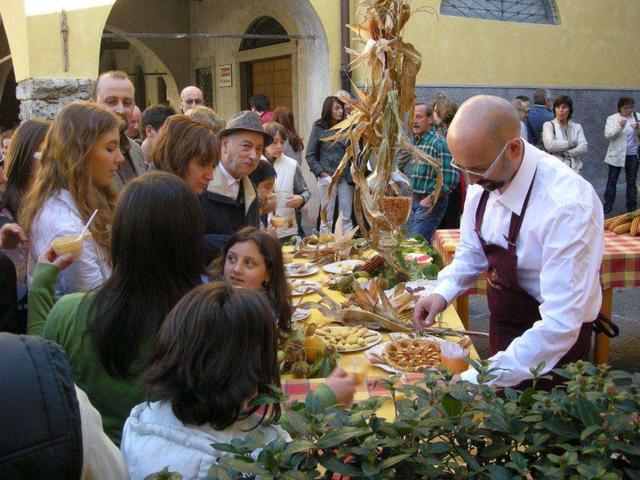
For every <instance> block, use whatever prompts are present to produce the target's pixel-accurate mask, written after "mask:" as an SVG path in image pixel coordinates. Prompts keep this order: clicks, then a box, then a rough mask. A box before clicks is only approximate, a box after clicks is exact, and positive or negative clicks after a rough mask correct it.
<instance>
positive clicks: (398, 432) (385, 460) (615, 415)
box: [208, 362, 640, 480]
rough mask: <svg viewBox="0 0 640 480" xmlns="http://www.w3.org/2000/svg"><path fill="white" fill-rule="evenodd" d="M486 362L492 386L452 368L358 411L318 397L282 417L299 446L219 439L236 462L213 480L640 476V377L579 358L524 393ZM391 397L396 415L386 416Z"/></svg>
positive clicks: (484, 377) (391, 383)
mask: <svg viewBox="0 0 640 480" xmlns="http://www.w3.org/2000/svg"><path fill="white" fill-rule="evenodd" d="M475 366H476V368H477V369H478V370H479V371H480V376H479V379H480V382H481V383H480V385H472V384H469V383H467V382H458V383H455V384H452V383H451V381H450V380H451V375H449V374H448V373H446V372H445V371H438V372H429V373H427V374H426V375H425V377H424V381H423V382H420V383H417V384H398V383H397V382H398V378H397V377H390V378H389V379H388V380H383V381H381V382H380V384H381V386H383V387H384V388H386V389H387V390H388V391H389V396H388V397H385V398H380V397H374V398H369V399H368V400H365V401H363V402H359V403H356V404H354V405H353V406H352V407H350V408H346V409H341V408H338V407H335V408H333V407H332V408H329V409H325V410H322V409H321V408H320V402H319V399H318V398H317V396H315V395H314V394H309V395H308V397H307V399H306V401H305V402H304V403H294V404H292V405H291V406H290V407H289V408H288V410H287V412H286V414H285V416H284V417H283V419H282V422H281V423H282V426H283V427H284V428H285V429H286V430H287V431H288V432H289V433H290V435H291V437H292V439H293V440H292V441H291V442H289V443H285V442H283V441H275V442H271V443H268V444H266V445H264V444H261V443H260V441H259V438H256V435H255V434H250V435H248V436H247V438H246V439H237V440H234V441H233V442H232V443H231V444H216V445H215V448H216V449H218V450H220V451H224V452H227V453H228V454H229V455H228V456H224V457H222V458H221V459H220V461H219V463H218V464H217V465H214V466H212V468H211V470H210V473H209V477H208V478H209V479H212V480H213V479H232V478H244V477H241V475H242V474H250V475H258V476H260V478H263V479H321V478H332V475H333V474H339V475H346V476H348V477H350V478H366V479H386V478H402V479H418V478H421V479H423V478H435V479H449V478H486V479H489V478H490V479H515V478H529V479H533V478H552V479H553V478H557V479H563V478H564V479H578V478H580V479H583V478H584V479H603V480H608V479H616V478H628V479H637V478H640V477H639V473H638V472H639V471H640V374H638V373H635V374H630V373H626V372H622V371H611V370H609V369H608V368H606V367H605V368H598V367H596V366H594V365H592V364H589V363H583V362H578V363H576V364H571V365H569V366H567V367H566V368H564V369H561V370H556V372H557V373H558V374H559V375H561V376H562V377H564V378H565V379H566V384H565V385H564V386H563V388H556V389H554V390H553V391H552V392H544V391H536V390H534V389H533V388H528V389H526V390H524V391H518V390H514V389H511V388H506V389H494V388H491V387H490V386H488V385H486V382H487V381H488V380H490V379H491V378H492V372H491V371H490V370H488V369H487V367H486V364H475ZM540 368H541V367H539V368H538V369H534V370H532V371H533V372H534V375H536V377H537V378H538V377H539V372H540ZM385 401H391V402H393V405H394V407H395V412H396V415H395V418H394V419H393V420H386V419H383V418H380V417H379V416H378V415H377V413H376V412H377V411H378V410H379V409H380V407H381V406H382V403H383V402H385ZM256 450H258V451H259V452H260V453H259V454H257V455H256V454H255V452H256Z"/></svg>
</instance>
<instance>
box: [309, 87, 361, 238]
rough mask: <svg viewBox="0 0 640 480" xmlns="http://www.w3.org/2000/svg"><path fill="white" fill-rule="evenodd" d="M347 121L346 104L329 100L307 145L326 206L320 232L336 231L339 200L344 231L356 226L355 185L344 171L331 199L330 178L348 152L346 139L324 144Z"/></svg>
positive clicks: (321, 199) (323, 203)
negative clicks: (338, 125) (340, 123)
mask: <svg viewBox="0 0 640 480" xmlns="http://www.w3.org/2000/svg"><path fill="white" fill-rule="evenodd" d="M343 119H344V104H343V103H342V102H341V101H340V100H339V99H338V98H337V97H327V98H326V99H325V101H324V104H323V105H322V114H321V115H320V118H319V119H318V120H317V121H316V122H315V123H314V124H313V128H312V129H311V134H310V135H309V141H308V142H307V153H306V157H305V158H306V159H307V164H308V165H309V169H310V170H311V172H312V173H313V174H314V175H315V176H316V178H317V179H318V187H319V189H320V203H321V205H322V207H324V206H325V205H326V207H327V208H326V214H327V215H326V221H322V222H321V225H320V231H321V232H323V233H326V232H330V231H331V230H332V229H333V216H334V215H333V214H334V212H335V203H336V198H337V200H338V205H339V208H340V211H341V212H342V219H343V220H342V222H343V224H342V231H343V232H344V231H347V230H348V229H350V228H351V227H352V226H353V225H352V222H351V212H352V211H353V185H351V175H350V174H349V171H348V170H347V171H345V173H344V174H343V176H342V178H341V179H340V182H339V183H338V184H336V185H335V188H334V189H333V191H332V193H331V196H330V197H329V185H330V184H331V177H332V176H333V175H334V174H335V171H336V169H337V168H338V165H339V164H340V161H341V160H342V157H344V154H345V151H346V144H345V142H344V141H343V140H339V141H323V140H322V139H324V138H328V137H331V136H333V135H335V133H336V132H335V131H334V130H331V128H332V127H333V126H335V125H336V124H337V123H339V122H341V121H342V120H343Z"/></svg>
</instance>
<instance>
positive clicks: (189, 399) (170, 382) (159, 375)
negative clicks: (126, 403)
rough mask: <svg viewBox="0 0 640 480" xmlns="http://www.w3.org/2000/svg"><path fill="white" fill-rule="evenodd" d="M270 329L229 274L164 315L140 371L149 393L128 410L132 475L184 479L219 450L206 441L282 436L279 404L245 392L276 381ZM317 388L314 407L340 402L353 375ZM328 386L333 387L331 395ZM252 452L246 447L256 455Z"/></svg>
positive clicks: (346, 398)
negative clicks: (164, 473) (163, 473)
mask: <svg viewBox="0 0 640 480" xmlns="http://www.w3.org/2000/svg"><path fill="white" fill-rule="evenodd" d="M277 349H278V334H277V331H276V322H275V319H274V318H273V314H272V312H271V306H270V304H269V301H268V300H267V298H266V296H264V295H263V294H261V293H259V292H257V291H255V290H252V289H249V288H243V287H239V286H233V285H232V284H231V283H229V282H224V281H218V282H212V283H207V284H204V285H200V286H198V287H196V288H195V289H194V290H192V291H191V292H189V293H188V294H187V295H185V296H184V297H183V298H182V300H180V302H178V304H177V305H176V306H175V307H174V308H173V310H172V311H171V312H170V313H169V315H168V316H167V318H166V319H165V321H164V323H163V324H162V326H161V327H160V330H159V332H158V334H157V336H156V339H155V341H154V343H153V346H152V348H151V353H150V356H149V367H148V368H147V370H146V371H145V372H144V374H143V377H142V378H143V382H144V384H146V386H147V387H148V391H149V397H150V398H151V399H153V400H155V401H153V402H151V403H141V404H140V405H138V406H136V407H134V408H133V410H131V414H130V416H129V418H128V419H127V422H126V424H125V426H124V431H123V434H122V442H121V444H120V449H121V450H122V453H123V455H124V458H125V462H126V463H127V468H128V470H129V474H130V475H131V479H132V480H142V479H144V478H145V477H146V476H147V475H150V474H152V473H154V472H158V471H160V470H162V469H163V468H164V467H165V466H166V467H168V469H169V471H170V472H177V473H180V474H181V475H182V478H183V479H184V480H196V479H201V478H205V477H206V475H207V471H208V470H209V467H211V465H213V464H215V463H218V459H219V458H220V457H221V456H222V455H224V453H223V452H222V451H219V450H216V449H215V448H214V447H213V446H212V444H215V443H231V441H232V440H233V439H235V438H244V437H246V436H247V435H249V434H250V433H251V432H252V431H257V432H260V433H262V434H263V435H264V437H263V440H262V441H263V442H264V444H266V443H269V442H270V441H272V440H275V439H278V438H279V439H282V440H284V441H290V439H291V438H290V436H289V434H288V433H287V432H285V431H284V430H283V429H282V428H280V427H279V426H277V425H272V424H270V422H263V421H264V420H265V418H266V417H267V416H268V417H269V419H270V420H273V421H276V420H277V419H278V418H279V416H280V404H279V403H278V402H277V400H274V403H272V404H269V405H265V406H264V407H261V406H260V405H257V404H256V405H253V404H252V403H251V400H252V399H253V398H254V397H255V396H259V395H261V394H270V393H272V390H271V388H270V385H276V386H280V370H279V365H278V360H277ZM338 375H340V378H338V376H337V375H332V376H331V377H329V378H328V379H327V381H326V382H325V384H323V385H321V386H320V390H319V391H318V395H319V400H320V403H321V405H322V407H328V406H329V405H334V404H336V403H348V402H350V401H351V400H352V398H353V392H354V389H355V383H354V378H353V376H352V375H347V374H346V372H343V371H342V372H338ZM334 392H335V393H334ZM258 453H259V452H258V451H256V452H254V454H255V455H257V454H258Z"/></svg>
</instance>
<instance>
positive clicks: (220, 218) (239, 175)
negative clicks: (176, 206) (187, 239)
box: [200, 110, 273, 263]
mask: <svg viewBox="0 0 640 480" xmlns="http://www.w3.org/2000/svg"><path fill="white" fill-rule="evenodd" d="M219 135H220V140H221V143H222V159H221V161H220V163H218V166H217V167H216V168H215V170H214V174H213V180H212V181H211V182H210V183H209V186H208V187H207V190H206V191H205V192H203V193H202V195H201V196H200V203H201V205H202V213H203V216H204V228H205V235H204V252H205V261H206V262H207V263H209V262H210V261H211V260H212V259H213V258H214V257H215V256H216V255H217V254H218V253H220V251H221V250H222V248H223V247H224V245H225V243H226V242H227V240H228V239H229V237H230V236H231V235H232V234H233V233H235V232H237V231H238V230H240V229H241V228H243V227H247V226H252V227H258V226H259V221H260V220H259V218H260V217H259V212H258V194H257V192H256V189H255V187H254V185H253V184H252V183H251V180H249V174H250V173H251V172H253V171H254V170H255V168H256V167H257V166H258V162H260V158H261V157H262V154H263V152H264V149H265V147H266V146H267V145H269V144H270V143H271V142H272V141H273V138H272V137H271V136H270V135H268V134H267V133H265V132H264V130H263V129H262V122H261V121H260V117H259V116H258V114H256V113H254V112H251V111H246V110H245V111H242V112H238V113H236V114H234V115H232V116H231V118H229V121H228V122H227V128H225V129H224V130H222V131H220V134H219Z"/></svg>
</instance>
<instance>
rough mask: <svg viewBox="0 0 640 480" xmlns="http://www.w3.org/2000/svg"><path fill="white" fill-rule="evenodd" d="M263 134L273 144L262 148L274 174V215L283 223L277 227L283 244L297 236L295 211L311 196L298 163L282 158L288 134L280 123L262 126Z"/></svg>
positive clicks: (288, 158)
mask: <svg viewBox="0 0 640 480" xmlns="http://www.w3.org/2000/svg"><path fill="white" fill-rule="evenodd" d="M264 131H265V132H267V133H268V134H269V135H271V136H272V137H273V142H271V144H270V145H268V146H267V147H266V148H265V155H266V157H267V160H269V162H271V164H272V165H273V168H275V171H276V175H277V176H276V182H275V189H276V198H277V204H276V211H275V212H274V214H275V215H276V216H279V217H283V218H285V219H286V223H285V225H284V226H281V227H278V228H277V232H278V238H280V239H281V240H286V239H288V238H290V237H292V236H294V235H298V218H300V216H299V215H297V211H298V210H299V209H300V208H302V207H303V206H304V205H305V204H306V203H307V201H308V200H309V198H311V192H310V191H309V188H308V187H307V184H306V182H305V181H304V177H303V176H302V171H301V170H300V166H299V165H298V162H296V161H295V160H294V159H293V158H290V157H287V156H286V155H285V154H284V149H285V143H286V141H287V131H286V129H285V128H284V127H283V126H282V125H280V124H279V123H275V122H270V123H267V124H266V125H264Z"/></svg>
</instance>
